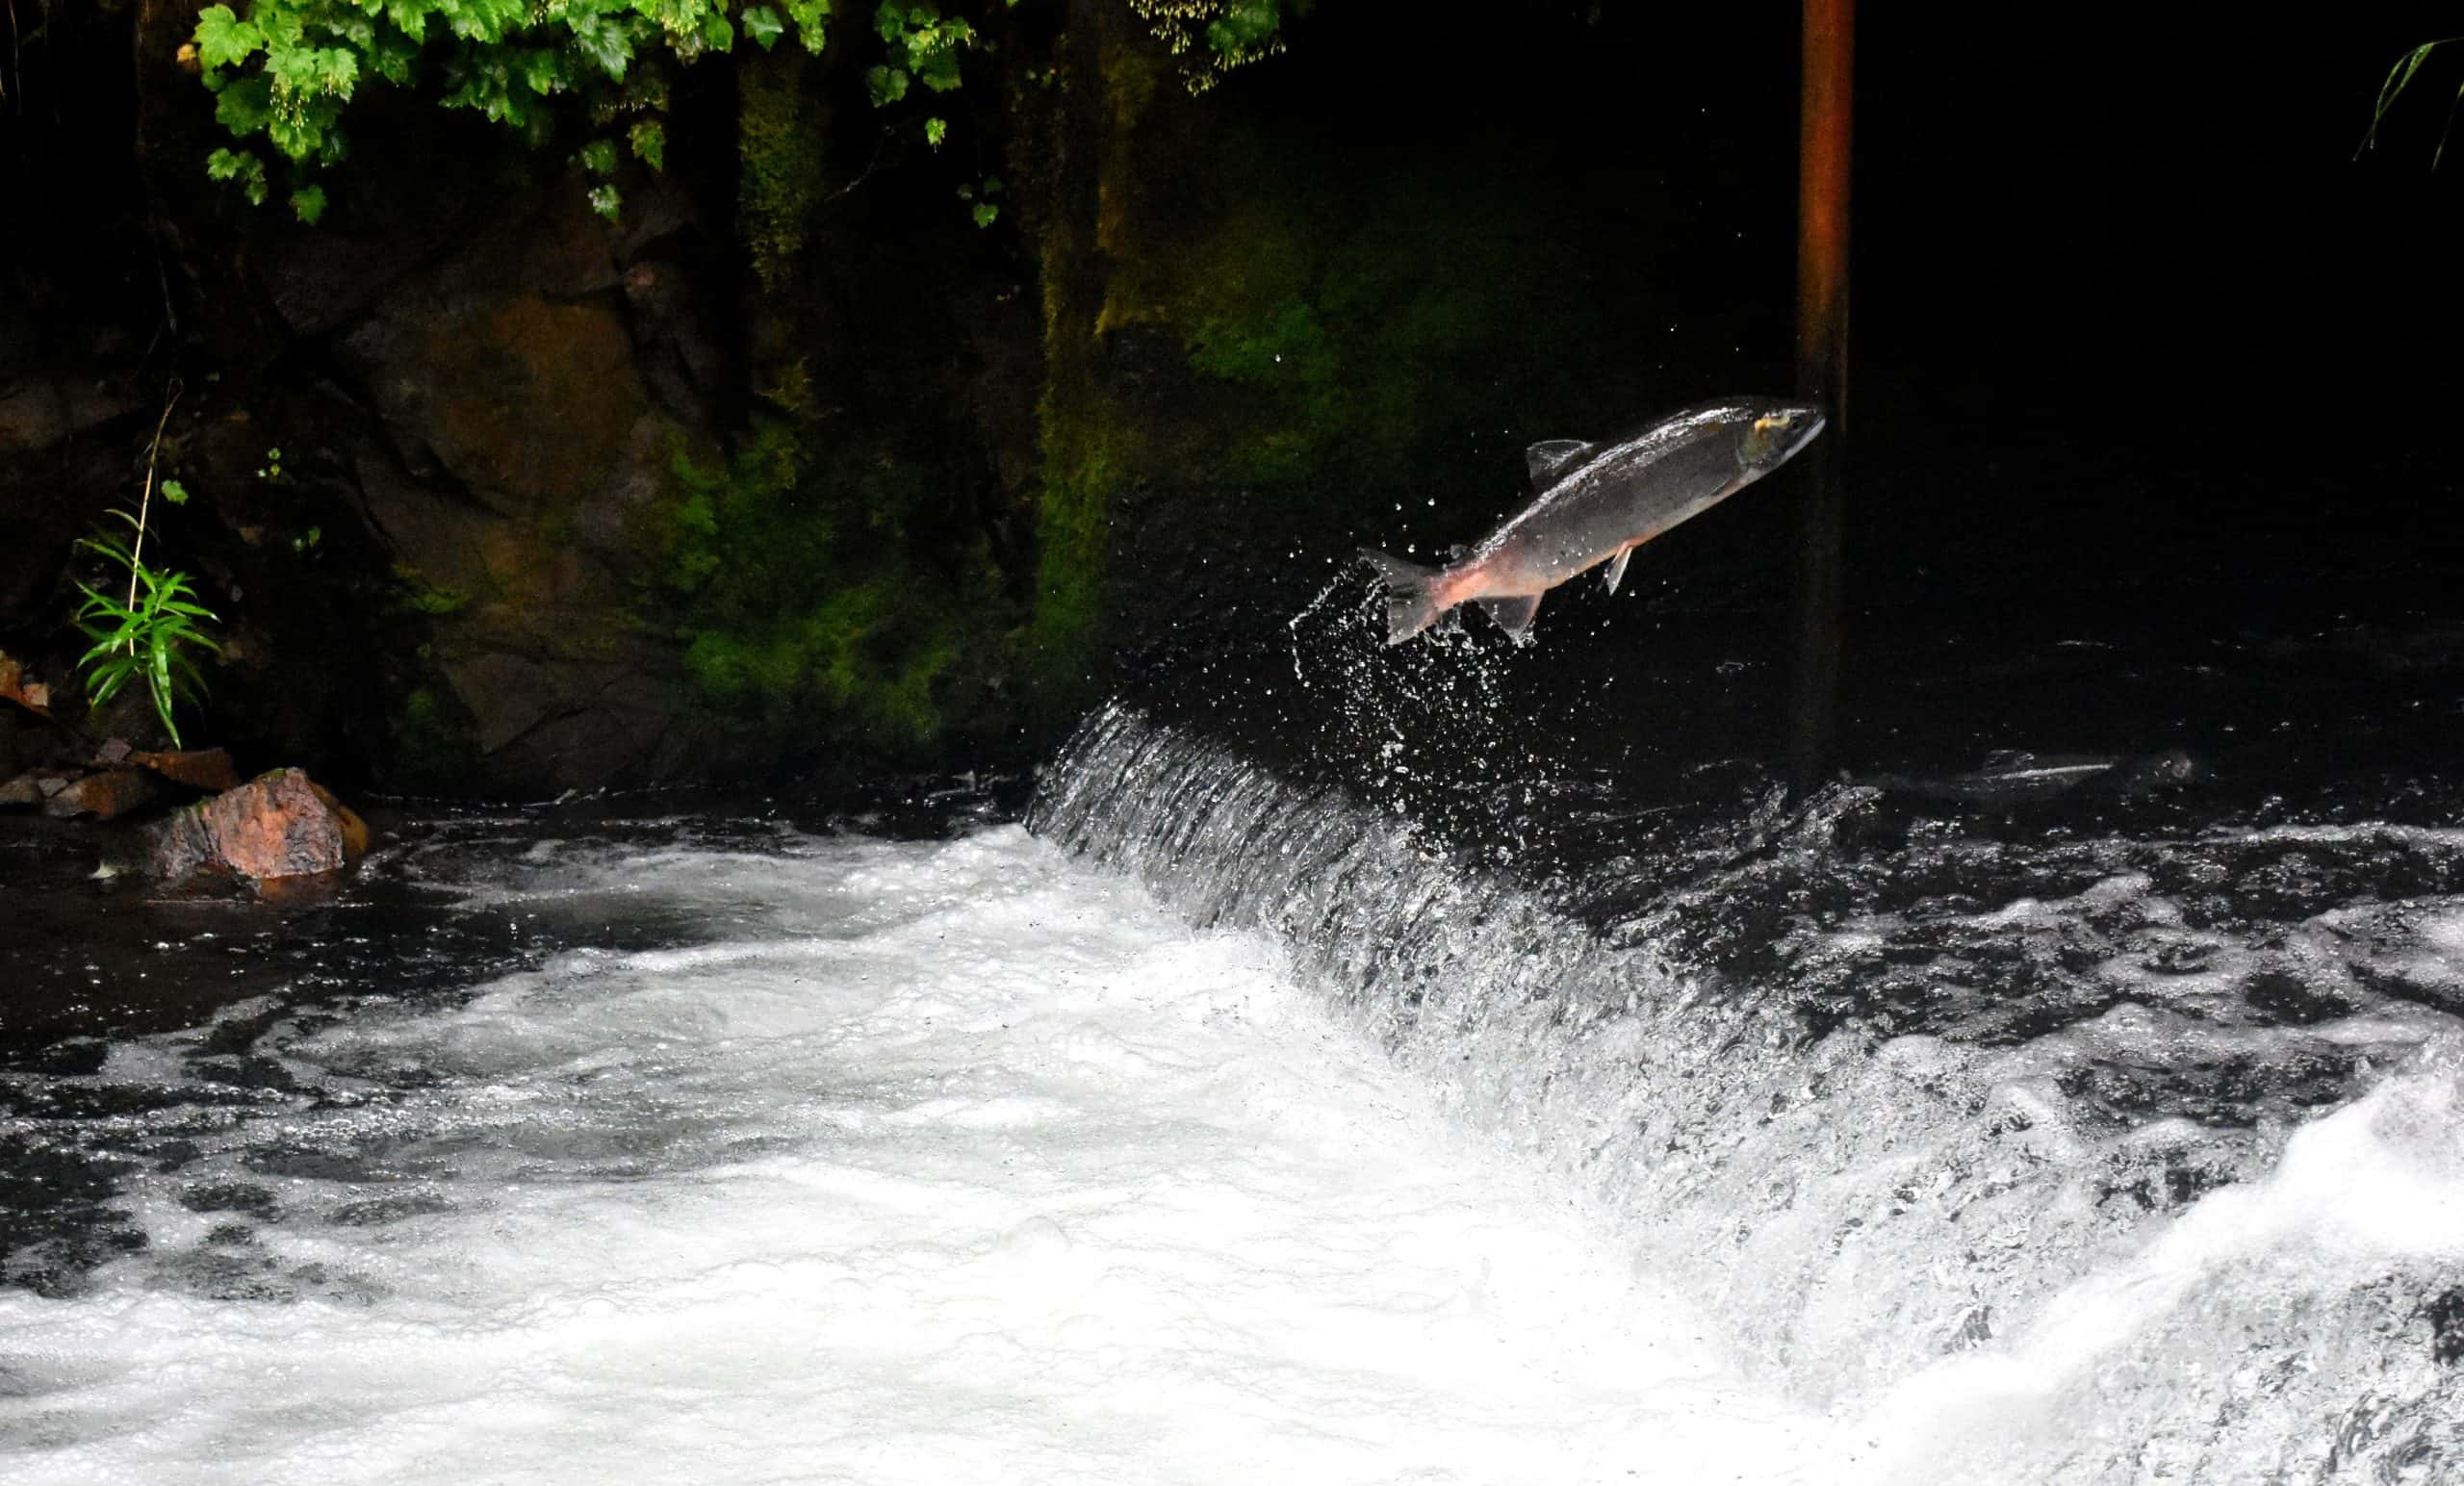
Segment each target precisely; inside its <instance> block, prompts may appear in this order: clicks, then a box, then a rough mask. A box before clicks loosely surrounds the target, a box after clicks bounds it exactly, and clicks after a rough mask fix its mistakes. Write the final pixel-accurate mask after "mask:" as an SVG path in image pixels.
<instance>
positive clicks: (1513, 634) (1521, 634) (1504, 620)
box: [1477, 594, 1540, 645]
mask: <svg viewBox="0 0 2464 1486" xmlns="http://www.w3.org/2000/svg"><path fill="white" fill-rule="evenodd" d="M1477 602H1478V603H1479V605H1480V607H1482V608H1484V609H1486V610H1488V611H1489V618H1491V619H1494V620H1496V621H1497V622H1498V628H1500V629H1502V630H1504V631H1505V637H1506V638H1507V639H1509V640H1512V641H1513V642H1514V643H1515V644H1517V645H1528V644H1530V643H1531V616H1532V615H1534V614H1537V613H1539V612H1540V596H1539V595H1538V594H1532V595H1531V596H1529V597H1528V598H1523V599H1482V600H1479V601H1477Z"/></svg>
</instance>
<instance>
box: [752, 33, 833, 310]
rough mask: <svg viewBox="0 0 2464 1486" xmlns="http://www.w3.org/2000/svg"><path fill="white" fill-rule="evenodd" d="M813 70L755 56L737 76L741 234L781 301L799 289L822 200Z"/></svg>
mask: <svg viewBox="0 0 2464 1486" xmlns="http://www.w3.org/2000/svg"><path fill="white" fill-rule="evenodd" d="M808 66H809V60H808V59H807V58H805V57H804V56H802V55H800V54H798V53H796V52H793V51H790V50H786V49H781V50H779V51H776V52H772V53H770V54H768V55H766V56H759V57H749V58H748V59H747V60H746V62H745V64H743V65H742V66H740V67H739V68H738V69H737V72H736V88H737V94H736V163H737V185H736V230H737V231H738V233H739V234H741V235H742V237H743V239H744V245H745V249H746V251H747V252H748V253H750V254H751V255H752V259H753V271H754V273H755V274H756V276H757V277H758V278H759V279H760V281H761V287H762V289H763V290H764V291H765V292H767V293H770V294H774V295H775V294H778V293H781V292H782V291H784V290H787V289H789V288H791V287H793V284H794V280H795V265H796V260H797V258H798V257H799V256H800V255H801V254H802V253H803V251H804V246H805V240H806V236H807V233H808V232H809V227H810V222H811V218H812V213H813V209H814V208H815V207H816V206H817V205H818V204H819V203H820V200H821V195H822V140H823V128H822V121H821V112H820V109H819V107H818V106H817V104H816V103H815V101H814V99H813V96H812V92H811V90H810V88H809V85H808V81H807V68H808Z"/></svg>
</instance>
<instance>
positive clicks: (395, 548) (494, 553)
mask: <svg viewBox="0 0 2464 1486" xmlns="http://www.w3.org/2000/svg"><path fill="white" fill-rule="evenodd" d="M633 276H634V277H640V276H641V275H638V274H637V275H633ZM623 282H624V276H623V275H621V274H620V270H619V266H618V264H617V263H616V261H615V258H614V256H613V250H612V248H611V247H610V245H609V242H608V240H607V238H606V235H605V234H604V233H603V231H601V230H600V229H599V228H598V227H597V226H596V225H595V224H594V223H592V222H591V220H590V219H589V218H588V217H587V213H586V209H585V208H582V207H581V206H580V204H579V202H578V199H577V200H574V201H570V202H561V203H558V204H555V205H552V207H551V208H550V209H547V210H546V211H545V212H544V214H543V218H542V219H539V220H532V221H524V222H516V223H513V224H510V225H508V226H506V227H505V228H503V229H502V230H501V231H500V232H499V233H498V234H497V235H496V236H495V237H493V238H490V239H485V240H482V241H480V242H478V243H475V244H473V246H472V247H471V248H470V250H469V251H468V252H467V253H465V254H462V255H458V256H455V257H451V258H449V259H447V260H445V261H444V262H442V263H440V264H438V265H436V266H434V267H433V268H431V269H427V270H426V271H425V272H424V273H423V274H422V275H420V276H418V277H416V278H415V279H414V280H413V281H412V282H411V283H410V284H408V285H406V286H405V287H404V292H403V293H400V294H398V295H395V296H393V297H391V298H390V299H389V300H388V301H387V302H386V303H385V304H384V305H383V306H382V307H381V308H380V309H379V310H378V312H377V313H376V314H374V315H373V316H372V317H371V318H369V319H367V320H363V321H361V322H360V323H358V324H357V325H356V326H354V327H353V328H352V329H351V330H350V331H349V332H348V334H347V335H346V336H345V337H344V338H343V341H342V350H343V353H344V356H345V358H346V360H347V364H348V365H349V367H350V369H351V371H353V373H354V375H355V377H356V379H357V380H358V381H359V383H360V385H361V386H362V387H364V388H365V389H367V391H368V393H369V395H370V396H371V397H372V400H373V401H374V402H375V404H376V408H377V411H378V412H379V414H380V415H381V419H382V426H383V429H384V432H385V435H386V447H383V448H368V449H365V450H363V451H362V452H361V453H360V454H359V455H358V456H357V458H356V460H355V464H354V472H353V473H354V474H355V476H356V481H357V484H358V487H359V492H360V497H361V500H362V502H363V504H364V506H365V509H366V510H367V512H368V514H369V516H370V518H371V520H372V523H373V525H374V526H375V527H376V529H377V532H378V534H379V536H380V537H381V539H382V542H383V546H384V550H385V553H386V556H387V559H388V569H389V576H390V578H391V582H390V583H389V584H388V585H386V586H387V587H388V588H389V589H390V592H391V598H392V602H391V607H392V608H393V611H394V613H395V615H396V619H397V623H398V626H399V627H400V628H404V629H406V630H409V631H411V632H416V633H419V634H421V635H423V636H424V647H423V649H422V652H421V655H420V657H419V659H418V662H417V663H416V664H414V665H412V666H410V667H408V669H407V672H406V675H405V677H404V685H405V686H406V700H405V701H403V702H401V703H400V704H398V705H392V706H389V707H388V708H387V709H386V711H387V717H388V723H387V730H386V731H387V736H386V740H385V744H384V751H385V752H386V753H387V754H388V755H389V757H388V758H387V759H386V760H385V772H386V774H387V775H388V776H389V777H391V778H394V779H395V780H396V781H398V782H402V783H404V784H406V785H416V786H418V787H439V786H442V785H446V784H449V783H452V782H454V781H457V780H458V781H459V783H460V784H461V785H462V786H463V787H466V788H478V789H483V790H487V791H494V792H505V791H513V792H526V791H532V790H552V789H559V788H566V787H573V786H578V785H582V786H586V785H591V784H598V783H604V782H609V781H646V780H655V779H659V778H665V777H671V776H673V775H675V774H677V773H679V772H684V771H686V770H687V769H688V768H689V765H690V762H691V761H692V760H694V759H696V758H701V757H706V756H710V755H709V752H708V751H709V750H711V749H712V748H713V747H718V748H719V755H718V757H719V758H721V759H723V758H724V756H725V749H724V747H723V746H722V740H716V739H714V738H713V737H712V736H711V731H712V730H711V729H710V728H709V727H708V725H707V722H706V719H705V718H704V717H703V716H702V715H701V713H700V712H699V710H698V709H697V705H696V699H695V697H694V695H693V691H692V688H691V687H690V685H689V684H688V683H687V681H686V679H685V676H684V673H683V668H682V666H681V663H680V653H679V647H678V646H677V645H676V644H675V643H674V642H673V641H672V640H669V639H668V638H667V637H664V636H662V635H660V634H658V633H656V632H655V631H653V630H649V629H646V628H644V627H643V626H642V624H641V623H640V621H639V619H638V617H637V615H636V614H635V612H634V609H635V602H636V600H637V598H638V595H639V594H640V592H641V591H642V590H643V589H644V588H645V587H646V586H648V585H650V584H652V583H655V581H656V579H657V576H658V572H659V564H660V562H661V556H660V553H659V552H658V551H656V550H655V547H652V546H649V545H646V544H645V543H644V542H643V540H642V539H641V536H640V527H641V525H642V514H643V513H644V512H645V511H648V510H651V509H654V508H655V507H656V506H657V505H658V504H659V503H660V502H661V501H663V500H667V499H669V495H670V490H669V487H670V482H671V477H670V474H669V470H668V462H669V457H670V450H671V449H672V448H675V447H677V446H678V445H679V444H680V443H681V442H686V441H689V440H692V439H696V438H699V439H702V440H704V441H705V442H706V440H707V435H706V434H697V433H696V432H695V431H694V430H693V429H692V428H691V427H690V426H689V425H687V424H686V423H682V422H680V419H679V417H678V414H677V412H676V411H674V410H673V409H672V407H671V406H669V405H664V404H663V403H662V400H661V399H660V398H659V397H656V396H655V394H654V391H653V389H652V387H651V385H650V383H649V379H648V378H647V377H646V376H645V375H644V374H643V372H642V371H641V364H642V361H643V351H642V349H641V347H640V346H637V344H636V341H635V339H634V336H633V333H632V330H631V327H630V325H629V321H628V319H627V317H626V316H625V315H624V314H623V313H622V312H621V311H620V310H619V308H618V302H619V297H618V293H617V291H618V289H619V286H620V285H621V284H622V283H623Z"/></svg>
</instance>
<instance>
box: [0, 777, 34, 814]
mask: <svg viewBox="0 0 2464 1486" xmlns="http://www.w3.org/2000/svg"><path fill="white" fill-rule="evenodd" d="M40 804H42V786H41V784H40V783H39V781H37V780H36V779H35V777H34V776H33V775H31V774H20V775H18V776H17V777H16V778H15V779H13V780H10V781H7V782H6V783H0V806H12V805H40Z"/></svg>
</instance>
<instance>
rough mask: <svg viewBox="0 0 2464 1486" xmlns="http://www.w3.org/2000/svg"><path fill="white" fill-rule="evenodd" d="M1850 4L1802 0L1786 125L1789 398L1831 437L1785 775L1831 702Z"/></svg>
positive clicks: (1816, 489)
mask: <svg viewBox="0 0 2464 1486" xmlns="http://www.w3.org/2000/svg"><path fill="white" fill-rule="evenodd" d="M1856 39H1857V6H1856V0H1805V61H1804V82H1803V88H1804V90H1803V94H1802V97H1801V101H1800V103H1799V106H1798V110H1799V111H1798V119H1797V396H1798V397H1800V398H1802V399H1803V400H1805V401H1808V402H1815V403H1819V404H1821V405H1822V408H1823V411H1824V412H1825V413H1826V414H1828V415H1829V417H1830V426H1829V428H1828V429H1826V430H1825V432H1824V433H1823V435H1822V437H1821V438H1819V439H1816V440H1815V441H1814V443H1813V447H1812V448H1809V449H1807V450H1806V454H1807V456H1809V457H1808V458H1806V459H1804V460H1801V461H1800V462H1801V463H1804V464H1806V465H1807V466H1808V469H1807V473H1806V474H1805V476H1804V486H1803V488H1804V492H1805V494H1804V498H1803V500H1802V502H1801V504H1800V506H1799V525H1798V532H1797V551H1798V563H1799V567H1798V574H1797V668H1796V697H1795V705H1794V707H1793V709H1792V722H1793V726H1792V729H1791V737H1790V747H1789V760H1788V761H1789V771H1790V774H1791V775H1792V776H1793V778H1794V780H1795V782H1796V786H1797V788H1798V789H1799V790H1809V789H1811V788H1813V787H1814V785H1815V784H1817V783H1818V782H1820V781H1821V779H1822V777H1823V776H1824V774H1826V773H1827V772H1828V771H1829V770H1830V768H1831V762H1832V750H1833V739H1834V732H1835V716H1836V712H1837V708H1838V693H1839V611H1840V557H1839V547H1840V529H1841V524H1842V517H1841V499H1840V468H1841V462H1842V461H1841V455H1842V453H1843V452H1844V451H1845V449H1846V448H1847V443H1848V397H1847V393H1848V162H1849V141H1850V130H1849V125H1850V122H1851V118H1852V112H1851V102H1852V96H1853V94H1852V85H1853V80H1854V71H1855V62H1856Z"/></svg>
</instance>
